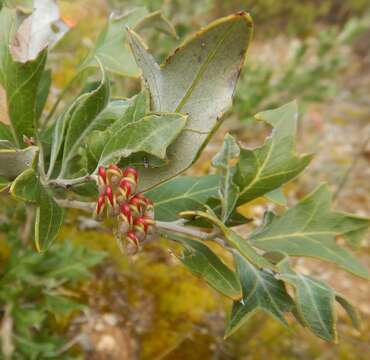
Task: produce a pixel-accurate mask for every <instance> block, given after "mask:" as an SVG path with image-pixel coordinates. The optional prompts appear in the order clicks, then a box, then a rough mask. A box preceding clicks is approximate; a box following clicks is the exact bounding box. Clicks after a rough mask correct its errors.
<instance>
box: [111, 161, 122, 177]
mask: <svg viewBox="0 0 370 360" xmlns="http://www.w3.org/2000/svg"><path fill="white" fill-rule="evenodd" d="M108 174H109V175H111V176H118V177H121V176H122V171H121V169H120V168H119V167H118V166H117V165H114V164H110V165H109V167H108Z"/></svg>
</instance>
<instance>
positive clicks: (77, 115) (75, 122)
mask: <svg viewBox="0 0 370 360" xmlns="http://www.w3.org/2000/svg"><path fill="white" fill-rule="evenodd" d="M101 71H102V80H101V82H100V84H99V86H98V87H96V88H95V89H94V90H93V91H91V92H88V93H85V94H83V95H81V96H80V97H79V98H78V99H77V100H76V104H75V105H74V106H73V112H72V114H71V118H70V119H69V120H68V119H67V120H66V121H67V130H66V137H65V143H64V148H63V161H62V169H61V172H60V175H59V176H60V177H63V176H64V175H65V173H66V171H67V170H68V166H70V164H69V162H70V161H71V160H72V159H73V158H74V157H75V156H76V155H77V151H78V150H79V148H80V147H81V146H82V145H83V144H84V141H85V140H86V138H87V136H88V135H89V134H90V133H91V131H93V130H95V129H96V127H97V126H98V125H99V122H100V120H101V119H100V118H99V116H98V115H99V114H100V112H101V111H102V110H103V109H104V108H105V107H106V105H107V103H108V100H109V94H110V88H109V81H108V79H107V77H106V74H105V71H104V69H103V67H102V66H101Z"/></svg>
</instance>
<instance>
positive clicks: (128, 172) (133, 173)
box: [123, 167, 139, 183]
mask: <svg viewBox="0 0 370 360" xmlns="http://www.w3.org/2000/svg"><path fill="white" fill-rule="evenodd" d="M123 176H124V177H130V178H132V179H134V180H135V183H137V181H138V178H139V173H138V172H137V170H136V169H134V168H133V167H127V168H126V169H125V170H124V171H123Z"/></svg>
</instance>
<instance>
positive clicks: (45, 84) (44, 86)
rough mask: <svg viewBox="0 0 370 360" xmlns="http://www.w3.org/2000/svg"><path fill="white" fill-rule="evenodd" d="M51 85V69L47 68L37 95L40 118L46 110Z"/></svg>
mask: <svg viewBox="0 0 370 360" xmlns="http://www.w3.org/2000/svg"><path fill="white" fill-rule="evenodd" d="M50 86H51V70H50V69H49V70H45V71H44V73H43V74H42V77H41V80H40V84H39V88H38V90H37V97H36V118H37V119H39V118H40V116H41V114H42V111H43V110H44V107H45V104H46V101H47V99H48V96H49V92H50Z"/></svg>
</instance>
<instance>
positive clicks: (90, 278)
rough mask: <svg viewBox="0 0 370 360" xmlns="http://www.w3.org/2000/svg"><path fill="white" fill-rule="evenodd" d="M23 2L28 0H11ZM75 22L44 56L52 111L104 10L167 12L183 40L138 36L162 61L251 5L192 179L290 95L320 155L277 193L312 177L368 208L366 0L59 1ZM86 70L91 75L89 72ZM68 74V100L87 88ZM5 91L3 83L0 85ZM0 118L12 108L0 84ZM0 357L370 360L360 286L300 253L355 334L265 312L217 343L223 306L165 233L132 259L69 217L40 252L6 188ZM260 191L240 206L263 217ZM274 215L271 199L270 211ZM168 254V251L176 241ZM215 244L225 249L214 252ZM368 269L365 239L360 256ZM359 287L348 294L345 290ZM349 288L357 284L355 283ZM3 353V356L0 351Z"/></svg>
mask: <svg viewBox="0 0 370 360" xmlns="http://www.w3.org/2000/svg"><path fill="white" fill-rule="evenodd" d="M3 2H4V3H6V4H7V5H11V6H21V7H22V8H23V9H24V10H26V11H27V9H29V8H30V5H32V1H31V0H16V1H14V0H8V1H7V0H5V1H3ZM59 3H60V6H61V10H62V15H63V19H64V20H65V21H66V22H67V23H68V24H69V25H70V26H71V27H72V30H71V31H70V32H69V33H68V34H67V36H66V37H65V38H64V39H63V41H62V42H61V43H60V44H59V45H58V46H57V48H56V49H54V50H53V52H52V53H51V54H50V56H49V67H50V68H51V70H52V77H53V87H52V91H51V96H50V97H49V99H48V104H47V109H50V108H51V106H52V105H53V103H54V101H55V99H56V97H57V96H58V94H60V92H61V91H62V89H63V88H64V87H65V86H66V85H68V84H69V83H70V81H71V79H73V78H74V75H75V74H76V69H77V66H78V64H79V63H81V61H82V60H83V59H84V58H85V56H86V55H87V53H88V51H89V49H91V48H92V46H93V44H94V42H95V40H96V38H97V36H98V34H99V32H100V31H101V29H102V28H103V27H104V24H105V22H106V20H107V18H108V17H109V15H110V14H111V13H112V12H116V13H119V12H122V11H123V12H125V11H127V10H129V9H131V8H134V7H136V6H146V7H147V8H148V9H149V10H152V11H154V10H158V9H159V10H161V11H162V12H163V13H164V14H165V15H166V16H167V17H168V18H169V19H170V20H171V21H172V22H173V23H174V25H175V27H176V30H177V33H178V37H179V39H178V40H176V39H172V38H171V37H166V36H163V35H160V34H158V33H154V32H152V31H150V30H148V31H146V32H144V33H143V38H144V39H145V41H146V42H147V44H148V45H149V47H150V50H151V51H152V52H153V53H154V55H155V56H156V58H157V59H158V61H163V60H164V59H165V58H166V56H167V55H168V54H169V53H171V52H172V51H173V50H174V49H175V48H176V46H178V45H179V42H181V41H182V40H183V39H184V38H185V37H186V36H187V34H189V33H190V32H192V31H195V30H198V28H199V27H201V26H204V25H206V24H207V23H208V22H209V21H211V20H213V19H215V18H217V17H221V16H225V15H227V14H229V13H231V12H234V11H239V10H247V11H248V12H250V13H251V15H252V17H253V19H254V22H255V38H254V42H253V44H252V46H251V48H250V51H249V54H248V58H247V63H246V66H245V68H244V69H243V71H242V74H241V78H240V82H239V86H238V89H237V92H236V94H235V99H234V108H233V109H232V111H230V112H229V114H228V115H227V117H226V120H225V124H224V126H223V128H222V129H221V130H220V131H219V132H218V133H217V134H216V136H215V138H214V140H213V141H212V142H211V143H210V144H209V146H208V147H207V149H206V150H205V152H204V155H203V156H202V158H201V159H200V161H198V163H197V164H196V166H195V167H194V169H192V170H191V172H192V173H193V174H204V173H205V172H208V171H209V159H210V158H211V157H212V155H213V154H214V153H215V152H216V151H217V148H218V147H219V146H220V144H221V141H222V138H223V135H224V133H225V132H227V131H230V132H231V133H234V134H236V135H237V137H238V138H239V139H240V140H241V141H242V143H243V144H244V145H245V146H249V147H251V146H255V145H258V144H260V143H261V142H262V141H263V139H264V137H265V136H266V135H268V132H269V129H268V128H267V127H266V126H265V125H262V124H256V123H255V122H254V121H251V116H252V115H253V114H254V113H256V112H258V111H260V110H262V109H267V108H271V107H274V106H278V105H281V104H283V103H285V102H287V101H289V100H291V99H293V98H298V99H299V101H300V106H301V110H302V116H301V121H300V128H299V144H298V146H299V147H300V149H301V150H304V151H306V152H315V153H317V156H316V159H315V161H314V162H313V164H312V166H310V169H309V170H308V171H306V172H305V174H304V176H303V177H301V178H300V179H298V180H296V181H294V182H292V183H291V184H289V185H288V186H287V187H286V188H285V189H284V192H285V194H286V195H287V196H288V198H289V201H290V204H292V203H294V202H295V201H296V199H297V198H299V197H301V196H302V195H303V194H304V193H306V192H307V191H308V190H310V189H312V186H313V184H314V183H317V181H318V180H325V181H328V182H329V185H330V186H331V188H332V190H333V191H334V192H336V205H337V207H338V208H340V209H341V210H348V211H352V212H356V213H358V214H359V215H369V214H370V199H369V196H368V195H369V191H370V188H369V186H370V185H369V181H368V179H369V177H370V173H369V171H370V170H369V168H370V167H369V166H368V165H369V160H370V148H369V146H370V145H369V135H370V125H369V124H370V123H369V112H368V109H369V106H370V96H369V88H370V53H369V48H370V30H369V29H370V3H369V1H367V0H347V1H342V0H301V1H296V0H285V1H277V0H250V1H245V0H244V1H238V0H199V1H196V2H194V1H181V0H70V1H67V0H65V1H62V0H61V1H59ZM83 76H84V77H87V76H89V77H91V78H93V77H94V71H90V70H89V71H88V72H86V73H84V75H83ZM111 81H112V86H113V92H114V94H115V95H119V96H130V95H132V94H133V93H135V92H137V90H138V89H139V87H140V81H139V80H137V79H127V78H122V77H120V76H113V77H112V79H111ZM81 83H82V79H77V80H74V81H73V83H72V85H71V88H70V92H69V93H68V96H66V98H65V99H64V100H63V102H62V104H61V105H62V106H61V107H60V108H62V107H63V105H65V104H66V103H68V101H69V100H70V99H72V98H73V96H75V95H76V94H78V93H79V92H80V91H81V88H80V86H81ZM0 90H1V89H0ZM0 117H1V119H0V120H1V121H6V109H5V107H4V103H3V101H2V98H1V91H0ZM0 196H1V200H0V204H1V205H0V210H1V211H0V334H1V335H0V337H1V347H0V348H1V351H0V358H5V359H6V358H7V356H8V355H9V354H12V357H11V358H12V359H47V358H51V359H117V360H118V359H119V360H125V359H144V360H146V359H150V360H153V359H157V360H160V359H161V360H163V359H164V360H171V359H176V360H188V359H192V360H197V359H202V360H203V359H225V360H228V359H230V360H231V359H232V360H234V359H235V360H239V359H263V358H266V357H269V358H271V359H356V360H357V359H367V358H368V354H369V353H370V346H369V344H370V337H369V336H370V305H369V302H368V299H369V298H370V292H369V287H368V284H367V283H366V282H364V281H361V280H354V279H353V278H352V277H350V276H348V275H346V274H344V273H342V272H340V271H337V270H334V269H332V268H331V267H330V266H329V265H323V264H322V263H319V262H313V261H309V260H304V261H303V260H302V261H299V262H298V263H297V266H298V267H299V268H300V270H301V271H303V272H306V273H313V274H315V275H316V276H321V277H322V278H323V279H325V280H326V281H329V282H330V283H331V284H332V285H333V286H334V287H335V288H336V289H337V290H338V291H343V292H344V293H346V294H347V295H348V296H349V297H350V298H351V300H352V301H353V302H354V303H355V304H356V305H357V306H358V307H359V308H360V311H361V313H362V317H363V330H362V332H361V334H360V333H357V332H354V331H353V330H351V329H350V327H349V326H348V324H347V323H346V322H345V321H346V320H345V319H342V317H341V316H340V319H339V320H340V321H339V327H340V333H341V334H342V335H341V338H340V343H339V345H333V344H327V343H324V342H322V341H321V340H318V339H316V338H314V337H313V336H311V335H310V334H309V333H307V332H305V331H304V330H303V329H296V332H288V331H287V330H285V329H283V328H282V327H281V326H280V325H279V324H278V323H275V322H273V321H272V320H269V319H266V318H265V317H264V316H263V315H259V316H257V317H254V318H253V319H251V321H249V323H248V324H247V325H246V326H245V327H243V329H242V331H240V332H239V333H237V334H236V335H235V336H234V337H232V338H231V339H229V340H227V341H226V342H225V341H223V339H222V336H223V330H224V320H225V317H226V316H227V313H225V310H224V308H225V306H224V305H225V304H226V303H225V301H226V300H224V299H222V298H220V297H219V296H218V295H217V294H216V293H215V292H213V291H212V290H211V289H209V288H208V287H207V286H206V285H205V284H204V283H203V282H202V281H200V280H199V279H197V278H195V277H193V276H192V275H191V274H190V273H188V272H187V270H186V269H184V268H183V267H182V266H181V264H179V262H178V261H177V260H176V257H174V256H173V254H172V252H169V251H168V244H167V243H166V241H165V240H161V241H159V242H157V243H155V244H154V243H152V244H147V245H146V247H145V248H144V250H143V251H142V252H141V253H140V254H138V255H136V256H135V257H134V258H133V259H127V258H126V257H125V256H124V255H122V254H121V253H120V252H119V251H118V250H117V247H116V244H115V240H114V239H113V236H112V235H111V233H110V231H109V229H106V228H101V227H100V226H97V224H96V223H95V222H94V221H91V219H90V218H89V217H86V214H82V213H78V212H74V213H71V214H70V215H69V217H68V219H67V224H66V225H65V226H64V229H63V231H62V233H61V235H60V237H59V238H60V239H59V241H58V242H57V243H56V244H55V246H54V247H53V248H52V249H51V251H49V252H48V253H46V254H37V253H35V252H34V250H33V248H32V245H31V244H32V239H29V236H28V232H27V224H28V223H29V217H30V216H32V213H30V211H29V210H27V208H25V207H24V206H20V205H18V204H16V203H15V202H14V201H13V200H11V199H9V198H7V197H6V196H5V195H4V194H1V195H0ZM271 206H275V205H271V204H269V205H268V204H266V203H265V202H264V200H261V199H257V200H256V201H253V202H252V203H249V204H248V206H242V207H241V208H240V209H239V210H240V212H242V213H244V214H245V215H246V216H255V217H256V219H257V220H256V222H258V221H260V219H261V215H262V213H263V212H264V210H265V209H266V207H271ZM275 209H276V210H277V211H278V210H279V208H278V207H277V206H275ZM171 251H174V252H176V248H174V247H173V246H172V247H171ZM215 251H221V250H220V249H218V248H217V246H216V247H215ZM359 255H360V257H361V259H362V261H363V262H364V263H365V264H366V263H367V264H370V244H369V240H368V241H367V243H366V246H365V247H364V249H362V251H361V253H360V254H359ZM353 289H356V291H353ZM351 290H352V291H351ZM8 358H9V356H8Z"/></svg>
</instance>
